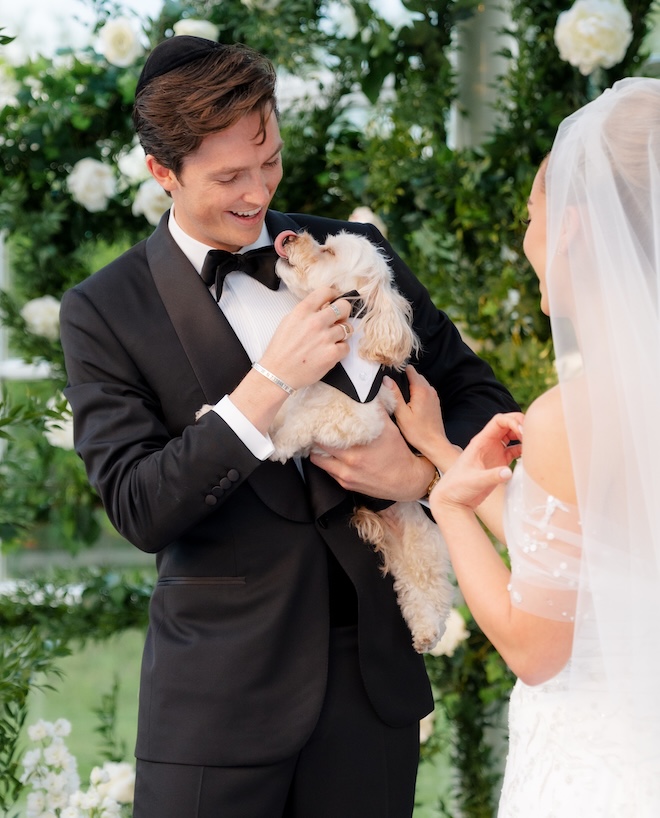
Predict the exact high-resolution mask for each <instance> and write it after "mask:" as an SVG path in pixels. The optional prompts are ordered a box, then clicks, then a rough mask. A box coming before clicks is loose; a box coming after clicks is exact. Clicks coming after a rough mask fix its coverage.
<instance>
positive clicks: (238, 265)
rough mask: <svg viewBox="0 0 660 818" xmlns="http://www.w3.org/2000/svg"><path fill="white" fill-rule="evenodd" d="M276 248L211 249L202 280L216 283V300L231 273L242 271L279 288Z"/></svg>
mask: <svg viewBox="0 0 660 818" xmlns="http://www.w3.org/2000/svg"><path fill="white" fill-rule="evenodd" d="M276 261H277V253H276V252H275V248H274V247H273V246H272V245H270V246H268V247H258V248H257V249H256V250H248V252H247V253H229V252H228V251H227V250H209V252H208V253H207V255H206V259H205V260H204V266H203V267H202V272H201V276H202V281H203V282H204V283H205V284H206V286H207V287H210V286H211V285H212V284H215V300H216V301H219V300H220V296H221V294H222V285H223V284H224V282H225V278H226V277H227V275H228V274H229V273H235V272H242V273H247V274H248V275H250V276H252V278H256V279H257V281H260V282H261V283H262V284H264V285H265V286H266V287H269V288H270V289H271V290H277V289H278V288H279V286H280V279H279V278H278V275H277V273H276V272H275V262H276Z"/></svg>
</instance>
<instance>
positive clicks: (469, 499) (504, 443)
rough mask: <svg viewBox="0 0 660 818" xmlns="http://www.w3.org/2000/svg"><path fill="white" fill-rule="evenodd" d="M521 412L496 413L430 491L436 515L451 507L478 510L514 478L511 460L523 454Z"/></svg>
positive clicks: (432, 508) (431, 503)
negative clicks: (491, 494) (503, 484)
mask: <svg viewBox="0 0 660 818" xmlns="http://www.w3.org/2000/svg"><path fill="white" fill-rule="evenodd" d="M523 418H524V415H523V414H522V413H521V412H511V413H509V414H500V415H495V417H493V418H492V419H491V420H490V421H489V422H488V423H487V424H486V426H485V427H484V428H483V429H482V430H481V432H479V434H477V435H475V436H474V437H473V438H472V440H471V441H470V443H469V444H468V446H466V448H465V451H463V452H462V454H461V455H460V457H458V458H457V460H456V461H455V462H454V464H453V465H452V466H451V468H450V469H449V470H448V471H447V472H446V473H445V474H444V475H443V477H442V480H440V482H439V483H438V484H437V486H436V487H435V488H434V490H433V491H432V492H431V496H430V498H429V502H430V505H431V511H432V512H433V514H434V516H436V514H438V515H442V514H445V513H446V512H447V509H451V508H463V509H464V508H471V509H476V508H477V506H479V505H481V503H483V501H484V500H485V499H486V498H487V497H488V495H489V494H490V493H491V492H492V491H493V489H494V488H495V487H496V486H498V485H500V484H501V483H506V482H507V480H509V479H510V478H511V469H510V468H509V466H510V465H511V463H512V462H513V461H514V460H516V459H517V458H518V457H520V453H521V448H522V446H521V444H520V443H519V442H518V441H520V440H521V438H522V422H523Z"/></svg>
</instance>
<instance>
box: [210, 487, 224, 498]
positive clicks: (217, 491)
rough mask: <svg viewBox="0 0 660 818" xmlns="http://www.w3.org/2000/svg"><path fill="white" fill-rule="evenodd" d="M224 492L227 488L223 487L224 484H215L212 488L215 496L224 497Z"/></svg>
mask: <svg viewBox="0 0 660 818" xmlns="http://www.w3.org/2000/svg"><path fill="white" fill-rule="evenodd" d="M224 493H225V490H224V489H223V488H222V486H213V488H212V489H211V494H212V495H213V496H214V497H222V495H223V494H224Z"/></svg>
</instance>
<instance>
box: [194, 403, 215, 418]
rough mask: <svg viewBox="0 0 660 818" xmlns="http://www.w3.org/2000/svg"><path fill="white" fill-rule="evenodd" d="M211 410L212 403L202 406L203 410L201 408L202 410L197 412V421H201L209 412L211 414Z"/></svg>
mask: <svg viewBox="0 0 660 818" xmlns="http://www.w3.org/2000/svg"><path fill="white" fill-rule="evenodd" d="M211 409H213V407H212V406H211V404H210V403H205V404H204V405H203V406H202V408H201V409H198V410H197V411H196V412H195V420H199V419H200V418H201V417H202V415H205V414H206V413H207V412H210V411H211Z"/></svg>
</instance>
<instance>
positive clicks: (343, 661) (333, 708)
mask: <svg viewBox="0 0 660 818" xmlns="http://www.w3.org/2000/svg"><path fill="white" fill-rule="evenodd" d="M331 634H332V635H331V645H330V664H329V673H328V688H327V692H326V699H325V702H324V706H323V710H322V712H321V715H320V718H319V721H318V723H317V725H316V728H315V730H314V732H313V734H312V735H311V737H310V739H309V741H308V742H307V744H306V745H305V746H304V747H303V748H302V749H301V751H300V752H299V753H298V754H297V755H296V756H294V757H292V758H289V759H285V760H283V761H281V762H278V763H277V764H270V765H266V766H258V767H196V766H193V765H185V764H158V763H152V762H148V761H140V760H138V762H137V779H136V786H135V802H134V811H133V818H410V816H411V815H412V812H413V804H414V795H415V780H416V775H417V764H418V759H419V725H418V724H417V723H415V724H412V725H410V726H408V727H403V728H393V727H388V726H387V725H386V724H384V723H383V722H382V721H381V720H380V719H379V718H378V716H377V715H376V713H375V712H374V710H373V708H372V707H371V704H370V702H369V700H368V699H367V696H366V693H365V690H364V685H363V683H362V679H361V676H360V670H359V666H358V653H357V629H356V628H355V627H346V628H333V629H332V631H331ZM292 694H293V695H295V692H293V691H292Z"/></svg>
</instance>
